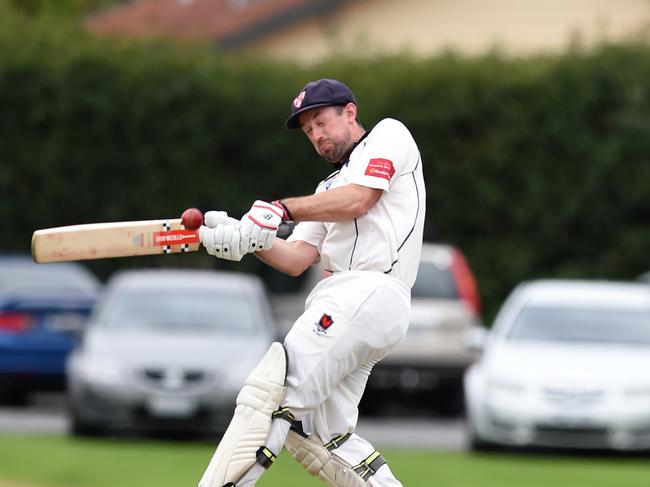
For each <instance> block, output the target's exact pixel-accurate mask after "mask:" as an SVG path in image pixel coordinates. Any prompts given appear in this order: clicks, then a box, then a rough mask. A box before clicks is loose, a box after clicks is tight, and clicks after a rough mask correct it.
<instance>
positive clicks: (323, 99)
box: [199, 79, 426, 487]
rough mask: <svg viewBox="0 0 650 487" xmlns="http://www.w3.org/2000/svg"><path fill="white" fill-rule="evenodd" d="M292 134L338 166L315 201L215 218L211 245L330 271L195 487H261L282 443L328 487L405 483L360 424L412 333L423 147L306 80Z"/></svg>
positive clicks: (234, 255)
mask: <svg viewBox="0 0 650 487" xmlns="http://www.w3.org/2000/svg"><path fill="white" fill-rule="evenodd" d="M286 125H287V127H288V128H289V129H300V130H302V131H303V132H304V134H305V135H306V136H307V138H308V139H309V141H310V142H311V143H312V145H313V146H314V148H315V149H316V152H317V153H318V154H319V155H320V156H322V157H323V158H324V159H325V160H326V161H327V162H329V163H330V164H332V165H333V167H334V169H335V171H334V172H333V173H332V174H330V175H329V176H328V177H327V178H326V179H325V180H323V181H321V182H320V184H318V187H317V188H316V192H315V193H314V194H312V195H309V196H300V197H293V198H284V199H281V200H277V201H273V202H270V203H267V202H264V201H259V200H258V201H256V202H255V203H254V204H253V205H252V207H251V209H250V210H249V211H248V213H246V214H245V215H244V216H243V217H242V218H241V220H236V219H234V218H230V217H228V216H227V215H226V214H225V213H224V212H208V213H206V216H205V226H202V227H201V229H200V238H201V242H202V244H203V245H204V246H205V248H206V250H207V252H208V253H210V254H211V255H214V256H216V257H219V258H223V259H228V260H237V261H238V260H240V259H241V258H242V256H243V255H245V254H247V253H255V255H256V256H257V257H258V258H260V259H261V260H262V261H264V262H265V263H266V264H268V265H270V266H272V267H274V268H275V269H277V270H279V271H282V272H285V273H287V274H290V275H292V276H298V275H300V274H301V273H302V272H304V271H305V270H306V269H307V268H309V266H311V265H314V264H316V263H318V262H319V261H320V262H321V263H322V264H323V265H324V267H325V269H326V270H327V271H328V274H330V276H329V277H326V278H325V279H323V280H322V281H320V282H319V283H318V284H317V285H316V287H315V288H314V289H313V290H312V291H311V293H310V294H309V296H308V297H307V301H306V303H305V312H304V313H303V314H302V315H301V316H299V317H298V319H297V320H296V321H295V323H294V325H293V327H292V328H291V331H290V332H289V333H288V334H287V336H286V338H285V340H284V343H283V344H280V343H274V344H273V345H272V346H271V348H270V349H269V351H268V352H267V354H266V355H265V357H264V358H263V359H262V360H261V362H260V363H259V365H258V366H257V367H256V368H255V370H254V371H253V372H252V373H251V374H250V376H249V377H248V379H247V381H246V383H245V385H244V387H243V388H242V390H241V392H240V393H239V395H238V397H237V406H236V409H235V412H234V415H233V418H232V421H231V423H230V425H229V427H228V430H227V431H226V433H225V435H224V437H223V438H222V440H221V442H220V444H219V446H218V448H217V451H216V452H215V454H214V456H213V458H212V460H211V462H210V464H209V465H208V467H207V469H206V471H205V473H204V474H203V478H202V479H201V481H200V482H199V487H224V486H228V487H250V486H253V485H255V483H256V482H257V480H258V479H259V478H260V477H261V475H262V474H263V473H264V471H265V470H266V469H267V468H269V467H270V466H271V465H272V464H273V462H274V460H275V458H276V457H277V455H279V454H280V452H281V450H282V448H283V446H284V447H286V448H287V450H288V451H289V452H290V453H291V454H292V455H293V457H294V458H295V459H296V460H297V461H298V462H300V463H301V464H302V465H303V466H304V467H305V468H306V469H307V470H308V472H309V473H310V474H312V475H315V476H318V477H319V478H320V479H322V480H323V481H324V482H325V483H326V484H327V485H329V486H331V487H362V486H368V485H370V486H376V487H397V486H401V485H402V484H401V483H400V482H399V481H398V480H397V479H396V478H395V476H394V475H393V473H392V471H391V470H390V468H389V466H388V464H387V463H386V460H385V459H384V458H383V457H382V456H381V455H380V454H379V453H378V452H377V451H376V450H375V449H374V447H373V446H372V445H371V444H370V443H369V442H368V441H366V440H365V439H363V438H362V437H360V436H359V435H358V434H357V433H355V427H356V424H357V419H358V409H357V406H358V404H359V401H360V400H361V397H362V395H363V392H364V389H365V387H366V382H367V380H368V376H369V375H370V373H371V371H372V368H373V366H374V365H375V364H376V363H377V362H378V361H379V360H381V359H382V358H383V357H385V356H386V355H387V354H388V353H389V352H390V351H391V350H392V348H393V347H395V345H397V344H398V343H399V342H400V341H401V340H402V338H403V337H404V335H405V333H406V329H407V327H408V324H409V317H410V300H411V287H412V286H413V283H414V282H415V278H416V275H417V271H418V265H419V262H420V253H421V248H422V233H423V225H424V213H425V196H426V195H425V187H424V178H423V175H422V160H421V158H420V152H419V150H418V147H417V145H416V143H415V141H414V140H413V137H412V136H411V134H410V132H409V131H408V129H407V128H406V127H405V126H404V125H403V124H402V123H401V122H399V121H397V120H394V119H391V118H385V119H383V120H381V121H380V122H379V123H378V124H377V125H375V126H374V127H373V128H372V129H370V130H365V129H364V128H363V126H362V125H361V123H360V121H359V118H358V114H357V103H356V100H355V97H354V95H353V93H352V91H351V90H350V89H349V88H348V87H347V86H346V85H344V84H343V83H341V82H340V81H337V80H333V79H321V80H318V81H313V82H310V83H307V85H306V86H305V87H304V88H303V89H302V90H300V92H299V93H298V95H297V96H296V97H295V98H294V100H293V102H292V103H291V116H290V117H289V118H288V119H287V122H286ZM283 221H294V222H296V226H295V228H294V230H293V233H292V234H291V236H290V237H289V238H287V240H283V239H280V238H276V232H277V228H278V225H279V224H280V223H281V222H283Z"/></svg>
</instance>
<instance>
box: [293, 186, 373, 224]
mask: <svg viewBox="0 0 650 487" xmlns="http://www.w3.org/2000/svg"><path fill="white" fill-rule="evenodd" d="M381 193H382V191H381V190H379V189H373V188H368V187H365V186H359V185H357V184H347V185H345V186H342V187H340V188H334V189H330V190H328V191H322V192H320V193H317V194H313V195H309V196H299V197H296V198H284V199H282V203H283V204H284V205H285V206H286V207H287V209H288V211H289V213H290V214H291V217H292V218H293V220H294V221H297V222H300V221H324V222H333V221H342V220H352V219H354V218H358V217H360V216H362V215H364V214H365V213H367V212H368V210H369V209H370V207H371V206H372V205H374V204H375V203H376V202H377V200H378V199H379V197H380V196H381Z"/></svg>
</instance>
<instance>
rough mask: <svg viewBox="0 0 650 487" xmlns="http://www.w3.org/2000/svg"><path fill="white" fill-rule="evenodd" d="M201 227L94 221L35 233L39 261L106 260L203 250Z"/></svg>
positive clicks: (178, 223)
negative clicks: (200, 234) (200, 237)
mask: <svg viewBox="0 0 650 487" xmlns="http://www.w3.org/2000/svg"><path fill="white" fill-rule="evenodd" d="M199 246H200V241H199V234H198V230H187V229H185V227H184V226H183V225H182V223H181V219H180V218H177V219H170V220H144V221H132V222H114V223H91V224H87V225H70V226H66V227H56V228H47V229H44V230H37V231H35V232H34V235H33V236H32V258H33V259H34V261H35V262H38V263H45V262H63V261H70V260H87V259H105V258H110V257H129V256H137V255H154V254H173V253H178V252H194V251H196V250H199Z"/></svg>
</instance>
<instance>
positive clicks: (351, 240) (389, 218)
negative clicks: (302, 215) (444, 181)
mask: <svg viewBox="0 0 650 487" xmlns="http://www.w3.org/2000/svg"><path fill="white" fill-rule="evenodd" d="M349 183H354V184H359V185H361V186H367V187H369V188H376V189H382V190H383V191H384V193H383V194H382V195H381V197H380V198H379V200H378V201H377V203H376V204H375V205H374V206H373V207H372V208H370V210H369V211H368V213H366V214H365V215H363V216H361V217H359V218H356V219H354V220H348V221H341V222H300V223H298V224H297V225H296V227H295V228H294V231H293V233H292V234H291V235H290V236H289V238H288V239H287V240H288V241H293V240H302V241H305V242H307V243H309V244H311V245H314V246H315V247H317V248H318V251H319V252H320V255H321V261H322V263H323V264H324V266H325V269H327V270H329V271H332V272H341V271H350V270H356V271H375V272H381V273H385V274H387V275H390V276H393V277H395V278H397V279H399V280H400V281H402V282H403V283H404V284H406V285H407V286H408V287H409V288H411V287H412V286H413V283H414V282H415V278H416V276H417V271H418V266H419V263H420V254H421V251H422V234H423V227H424V213H425V199H426V192H425V188H424V178H423V176H422V161H421V158H420V151H419V150H418V147H417V145H416V143H415V140H413V137H412V136H411V133H410V132H409V131H408V129H407V128H406V127H405V126H404V124H402V123H401V122H399V121H398V120H394V119H391V118H386V119H384V120H382V121H381V122H379V123H378V124H377V125H376V126H375V127H374V128H373V129H372V130H371V131H370V132H369V133H368V134H367V135H366V137H365V138H363V139H362V140H361V141H360V142H359V143H358V144H357V146H356V147H355V148H354V150H353V151H352V153H351V154H350V158H349V161H348V163H347V164H345V165H344V166H343V167H341V169H340V170H338V171H337V172H335V173H333V174H332V175H330V176H329V177H328V178H327V179H325V180H324V181H321V182H320V184H319V185H318V187H317V189H316V193H318V192H320V191H327V190H328V189H331V188H337V187H340V186H344V185H346V184H349Z"/></svg>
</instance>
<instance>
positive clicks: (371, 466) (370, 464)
mask: <svg viewBox="0 0 650 487" xmlns="http://www.w3.org/2000/svg"><path fill="white" fill-rule="evenodd" d="M385 464H386V460H385V459H384V457H382V456H381V455H380V454H379V452H378V451H377V450H375V451H374V452H372V454H371V455H370V456H369V457H368V458H366V459H365V460H363V461H362V462H361V463H360V464H359V465H355V466H354V467H352V470H354V471H355V472H356V473H357V474H359V476H360V477H361V478H362V479H363V480H366V479H367V478H368V477H370V476H371V475H374V474H375V473H377V470H379V468H380V467H381V466H382V465H385Z"/></svg>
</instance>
